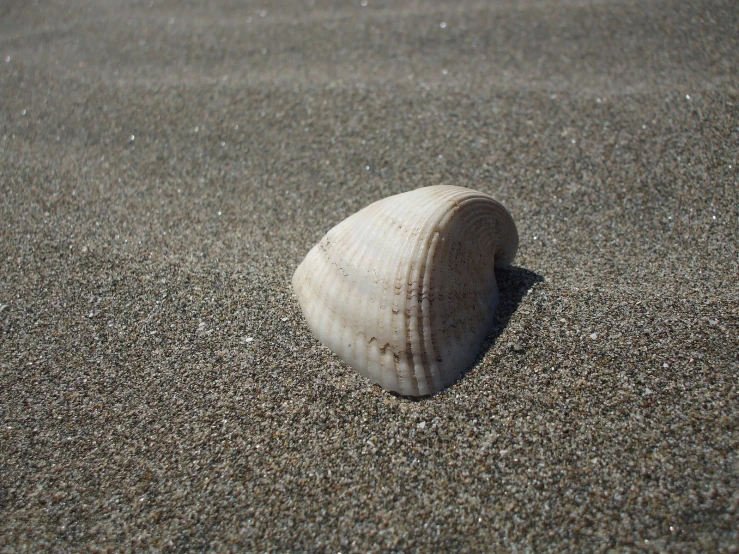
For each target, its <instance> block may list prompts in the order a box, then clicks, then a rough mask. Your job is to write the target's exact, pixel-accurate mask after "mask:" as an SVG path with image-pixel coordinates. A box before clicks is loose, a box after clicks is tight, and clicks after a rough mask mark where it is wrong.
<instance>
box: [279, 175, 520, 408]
mask: <svg viewBox="0 0 739 554" xmlns="http://www.w3.org/2000/svg"><path fill="white" fill-rule="evenodd" d="M517 249H518V232H517V231H516V225H515V224H514V222H513V218H512V217H511V215H510V213H508V210H506V209H505V208H504V207H503V206H502V205H501V204H500V203H498V202H497V201H496V200H494V199H493V198H492V197H491V196H488V195H487V194H484V193H481V192H477V191H474V190H471V189H467V188H464V187H457V186H446V185H439V186H432V187H425V188H421V189H417V190H414V191H411V192H406V193H403V194H397V195H395V196H390V197H388V198H384V199H382V200H379V201H377V202H375V203H373V204H370V205H369V206H367V207H366V208H364V209H362V210H360V211H358V212H357V213H355V214H354V215H352V216H350V217H348V218H347V219H345V220H344V221H342V222H341V223H339V224H338V225H336V227H334V228H333V229H331V230H330V231H329V232H328V233H326V236H324V237H323V239H321V241H320V242H319V243H318V244H317V245H315V246H314V247H313V248H312V249H311V251H310V252H308V255H307V256H306V257H305V259H304V260H303V261H302V263H301V264H300V265H299V266H298V268H297V269H296V270H295V274H294V275H293V280H292V283H293V288H294V290H295V294H296V295H297V297H298V302H299V303H300V307H301V309H302V311H303V314H304V316H305V319H306V321H307V322H308V325H309V326H310V328H311V330H312V331H313V334H314V335H315V336H316V337H317V338H318V339H319V340H320V341H321V342H322V343H323V344H325V345H326V346H328V347H329V348H330V349H331V350H332V351H333V352H334V353H335V354H337V355H338V356H339V357H340V358H341V359H342V360H344V361H345V362H346V363H347V364H348V365H350V366H351V367H353V368H354V369H356V370H357V371H358V372H359V373H361V374H362V375H364V376H365V377H367V378H369V379H370V380H371V381H372V382H374V383H377V384H379V385H380V386H381V387H382V388H384V389H386V390H388V391H394V392H397V393H399V394H401V395H407V396H425V395H430V394H434V393H435V392H437V391H439V390H441V389H443V388H445V387H446V386H448V385H450V384H452V383H453V382H455V381H456V380H457V379H458V378H459V376H460V375H461V374H462V373H463V372H464V371H465V370H466V369H467V367H468V366H469V365H471V364H472V362H474V361H475V358H476V356H477V354H478V352H479V350H480V347H481V346H482V343H483V341H484V340H485V336H486V335H487V333H488V331H489V330H490V326H491V324H492V321H493V315H494V313H495V308H496V307H497V305H498V298H499V294H498V284H497V282H496V280H495V271H494V268H495V267H502V266H506V265H509V264H510V263H511V262H512V261H513V258H514V256H515V255H516V250H517Z"/></svg>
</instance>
